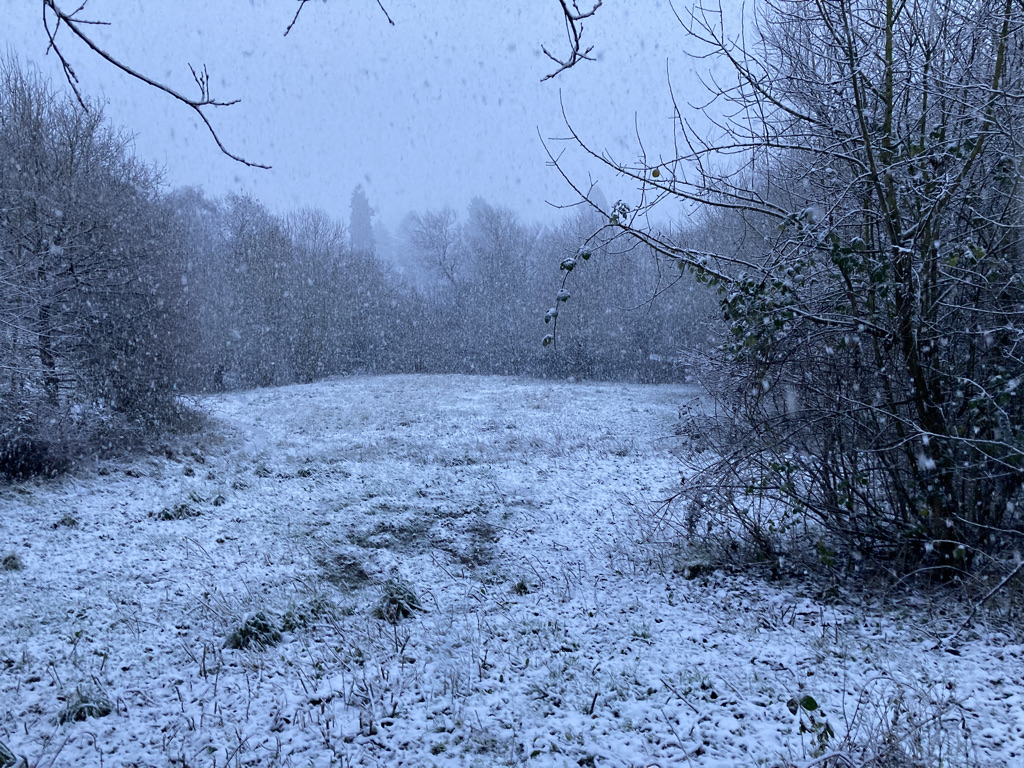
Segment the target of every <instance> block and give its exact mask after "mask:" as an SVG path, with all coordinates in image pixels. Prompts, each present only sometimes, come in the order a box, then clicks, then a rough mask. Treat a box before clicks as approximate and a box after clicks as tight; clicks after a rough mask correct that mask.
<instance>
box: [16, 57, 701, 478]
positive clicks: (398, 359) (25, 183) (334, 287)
mask: <svg viewBox="0 0 1024 768" xmlns="http://www.w3.org/2000/svg"><path fill="white" fill-rule="evenodd" d="M87 106H88V109H83V108H82V105H80V104H79V103H78V101H77V100H76V99H74V98H72V97H70V96H68V95H66V94H62V93H60V92H58V91H56V90H54V89H53V88H52V87H51V86H50V84H49V83H47V82H45V81H43V80H41V79H40V78H39V77H38V76H37V75H36V74H34V73H33V72H31V71H26V70H24V69H22V68H21V67H20V66H19V65H18V63H17V62H15V61H11V60H8V61H6V62H4V63H3V65H2V66H0V156H2V158H3V160H2V161H0V162H2V168H0V371H2V372H3V384H2V385H0V401H2V406H3V408H2V413H0V468H2V469H3V471H4V472H6V473H7V474H8V475H11V476H14V475H19V474H28V473H30V472H32V471H37V470H39V469H43V470H44V471H56V470H58V469H60V468H62V467H63V466H66V465H67V463H68V461H69V460H71V459H72V458H73V457H75V456H76V455H93V454H95V453H96V452H97V451H102V450H110V449H116V448H117V447H118V446H123V445H126V444H130V443H132V442H139V441H144V440H145V439H146V436H147V435H149V434H152V433H153V432H154V431H155V430H158V429H161V428H166V426H167V425H169V424H174V423H175V422H180V421H181V419H183V418H185V416H186V415H187V410H186V409H183V408H182V400H181V397H182V396H183V395H186V394H188V393H197V392H216V391H223V390H226V389H233V388H243V387H261V386H270V385H282V384H288V383H293V382H309V381H314V380H316V379H320V378H323V377H327V376H335V375H342V374H351V373H368V374H373V373H394V372H405V373H442V372H457V373H469V374H506V375H519V376H559V377H565V376H575V377H577V378H602V379H624V380H670V379H674V378H680V377H682V376H683V375H685V374H684V372H682V371H681V370H680V369H679V368H678V367H677V366H675V365H673V363H672V361H673V360H674V358H675V356H676V351H677V349H678V348H679V346H680V345H681V344H682V343H684V342H686V343H690V342H694V341H699V340H700V338H701V333H702V331H701V330H700V323H699V322H687V323H680V317H682V316H684V315H686V314H687V313H688V314H689V315H692V316H693V317H694V318H698V317H699V315H700V314H701V313H702V312H706V309H707V302H706V300H702V298H701V297H702V294H701V292H700V291H699V290H695V283H694V282H693V281H685V282H686V284H685V285H683V286H676V287H677V289H678V290H675V291H673V292H670V295H671V296H672V297H673V299H672V300H670V301H665V302H659V303H657V304H655V305H651V304H650V299H651V297H652V296H653V295H654V293H655V292H658V291H661V290H663V289H664V288H666V285H667V283H668V282H678V277H679V276H678V272H677V271H676V272H673V276H672V279H671V281H669V280H668V279H667V278H666V277H665V275H664V274H662V270H661V268H660V267H659V264H658V263H657V261H656V260H655V259H654V258H653V256H652V255H651V254H650V253H649V252H647V253H637V252H632V253H628V254H615V253H613V252H611V251H609V252H607V253H603V254H602V255H603V257H606V258H602V259H600V260H599V261H601V262H602V263H601V267H600V270H602V273H601V274H598V273H597V271H596V270H595V271H594V273H593V274H592V275H591V277H590V278H589V279H587V280H586V281H585V283H582V284H580V285H579V286H578V287H576V288H574V291H575V292H576V296H575V297H574V298H573V301H572V304H573V305H574V306H576V309H577V311H576V312H575V313H573V314H572V316H571V317H570V318H569V319H566V320H565V321H564V322H563V327H564V329H565V332H564V335H563V337H562V339H561V340H560V344H561V350H560V352H559V354H556V355H552V354H550V351H546V350H544V349H543V347H542V345H541V340H542V338H543V337H544V335H545V329H546V326H545V324H544V318H545V310H547V309H548V308H549V306H551V305H554V304H555V303H556V299H555V294H556V290H557V285H558V279H559V276H558V275H559V273H558V263H559V261H560V260H561V259H562V258H563V257H564V255H565V254H566V253H571V252H573V251H574V250H575V249H576V248H577V247H578V243H579V240H580V238H581V237H582V236H583V235H582V233H583V232H584V231H586V230H587V229H589V228H592V227H593V225H594V223H595V222H594V221H593V220H592V218H591V219H588V217H587V215H585V214H574V215H569V216H566V217H565V219H564V221H563V222H562V223H561V224H560V225H558V226H553V227H542V226H539V225H534V224H529V223H526V222H524V221H523V220H522V219H521V218H520V217H519V215H518V214H516V213H515V212H514V211H513V210H511V209H509V208H504V207H501V206H496V205H492V204H490V203H488V202H486V201H483V200H479V199H477V200H474V201H472V203H471V204H470V205H469V207H468V209H467V210H466V212H465V214H463V215H462V216H460V215H459V214H457V213H456V212H455V211H453V210H451V209H440V210H437V211H427V212H422V213H419V214H412V215H410V216H409V217H408V218H407V219H406V221H405V222H404V224H403V226H402V228H401V236H400V237H399V238H398V242H399V248H400V252H401V257H402V258H401V263H400V264H398V265H396V264H395V263H394V262H392V261H388V260H385V259H381V258H378V256H377V254H376V253H375V246H374V235H373V232H374V227H373V223H372V221H371V217H372V208H371V207H370V205H369V201H368V200H367V199H366V196H365V193H364V192H363V191H362V189H361V188H357V189H356V190H355V191H354V192H353V193H352V197H351V201H350V206H349V211H348V212H347V213H348V216H347V217H343V216H340V215H332V214H331V213H328V212H325V211H321V210H311V209H307V210H299V211H295V212H292V213H289V214H287V215H278V214H275V213H272V212H270V211H269V210H268V209H267V208H266V207H265V206H263V205H262V204H261V203H260V202H259V201H257V200H255V199H253V198H251V197H248V196H245V195H228V196H226V197H223V198H213V197H210V196H208V195H206V194H205V193H204V192H203V191H201V190H197V189H168V188H167V187H166V186H165V185H163V184H162V182H161V177H160V174H159V173H158V172H157V170H155V169H154V168H153V167H152V166H151V165H149V164H147V163H144V162H142V161H140V160H139V159H137V158H135V157H134V156H133V155H132V153H131V142H130V136H129V135H127V134H125V133H123V132H121V131H119V130H117V129H116V128H114V127H112V126H111V125H109V123H108V122H107V121H106V120H105V119H104V117H103V111H102V108H101V106H100V105H98V104H94V103H87ZM346 218H347V221H346V220H345V219H346ZM577 305H578V306H577ZM681 313H682V314H681Z"/></svg>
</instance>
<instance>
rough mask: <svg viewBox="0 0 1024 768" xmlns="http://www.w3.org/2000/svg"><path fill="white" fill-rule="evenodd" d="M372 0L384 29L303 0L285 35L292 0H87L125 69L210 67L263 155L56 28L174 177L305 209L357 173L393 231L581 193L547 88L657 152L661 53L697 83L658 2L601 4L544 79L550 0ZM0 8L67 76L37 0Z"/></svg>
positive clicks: (168, 74)
mask: <svg viewBox="0 0 1024 768" xmlns="http://www.w3.org/2000/svg"><path fill="white" fill-rule="evenodd" d="M383 2H384V6H385V8H386V9H387V11H388V13H389V14H390V15H391V17H392V18H393V19H394V21H395V25H394V26H391V25H389V24H388V21H387V18H386V17H385V16H384V14H383V13H382V12H381V10H380V9H379V8H378V6H377V3H376V0H345V2H341V0H329V2H310V3H308V5H307V6H306V7H305V10H304V11H303V13H302V15H301V17H300V19H299V21H298V23H297V25H296V26H295V28H294V29H293V31H292V33H291V34H290V35H289V36H288V37H284V35H283V32H284V30H285V28H286V27H287V25H288V22H289V21H290V20H291V14H292V13H294V9H295V3H294V2H283V1H279V2H270V1H269V0H266V1H261V0H216V1H214V0H166V1H165V0H145V1H143V0H90V2H89V4H88V5H87V8H86V14H85V17H86V18H95V19H99V20H103V21H108V22H110V26H108V27H90V31H91V32H92V33H93V34H94V35H95V37H96V38H97V40H99V41H100V42H101V43H102V44H103V45H104V46H105V47H106V48H107V49H108V50H109V51H110V52H111V53H112V54H113V55H115V56H117V57H118V58H120V59H122V60H123V61H124V62H126V63H128V64H130V65H131V66H133V67H135V68H137V69H139V70H141V71H143V72H146V73H147V74H151V75H153V76H155V77H157V78H161V79H163V80H164V81H166V82H167V83H168V84H170V85H172V86H173V87H175V88H177V89H179V90H181V91H183V92H185V93H188V94H190V95H194V94H195V93H196V87H195V85H194V83H193V82H192V78H191V74H190V72H189V69H188V65H189V64H192V65H193V66H203V65H205V66H206V67H207V69H208V71H209V73H210V75H211V82H212V84H213V96H214V97H216V98H218V99H240V100H241V103H240V104H238V105H236V106H233V107H230V108H224V109H220V110H217V111H216V112H215V113H213V114H212V118H211V119H212V121H213V123H214V125H215V126H216V128H217V130H218V133H219V135H220V136H221V138H222V140H223V141H224V142H225V144H227V146H228V147H229V148H230V149H231V150H232V151H234V152H237V153H239V154H241V155H243V156H244V157H246V158H247V159H251V160H254V161H257V162H260V163H265V164H268V165H271V166H273V168H272V170H269V171H261V170H254V169H247V168H245V167H243V166H241V165H239V164H237V163H234V162H232V161H231V160H229V159H228V158H226V157H224V156H223V155H221V154H220V153H219V152H218V150H217V148H216V146H215V145H214V143H213V141H212V139H210V138H209V136H208V135H207V134H206V133H205V129H204V128H203V127H202V126H201V125H200V124H199V123H198V121H197V119H196V118H195V117H194V116H193V114H192V113H191V112H190V111H189V110H188V109H186V108H184V107H183V106H181V105H180V104H177V103H175V102H174V101H173V100H171V99H169V98H167V97H166V96H163V95H161V94H159V93H157V92H155V91H153V90H152V89H148V88H146V87H145V86H144V85H141V84H138V83H135V82H132V81H130V80H129V79H128V78H127V77H125V76H124V75H122V74H120V73H118V72H116V71H114V70H113V69H111V68H110V67H109V66H107V65H104V64H102V63H101V62H100V61H99V60H98V59H96V57H94V56H92V55H91V54H89V53H88V52H87V51H86V50H85V49H84V47H83V46H81V45H80V44H77V43H76V41H75V40H73V39H72V38H71V37H70V36H69V35H67V34H66V33H65V34H64V35H63V36H62V37H61V38H60V39H61V40H62V41H63V44H64V46H65V54H66V55H67V56H68V57H69V58H70V59H71V60H72V62H73V63H74V65H75V68H76V71H77V72H78V75H79V77H80V79H81V82H82V88H83V90H84V91H85V92H86V93H87V94H90V95H92V96H94V97H97V98H100V99H103V100H105V101H106V102H107V114H108V116H109V117H110V118H111V119H112V120H113V121H114V122H115V123H117V124H119V125H122V126H124V127H126V128H127V129H129V130H130V131H131V132H132V133H134V134H135V135H136V151H137V153H138V154H139V155H141V156H142V157H144V158H147V159H150V160H153V161H155V162H156V163H158V164H159V165H161V166H163V167H164V169H165V171H166V178H167V181H168V183H170V184H173V185H186V184H188V185H197V186H201V187H203V188H204V189H206V190H207V191H208V192H210V193H213V194H223V193H226V192H233V191H248V192H251V193H252V194H254V195H255V196H256V197H257V198H259V199H260V200H262V201H264V202H265V203H266V204H267V205H268V206H270V207H271V209H273V210H275V211H277V212H282V213H283V212H285V211H287V210H289V209H292V208H297V207H301V206H316V207H320V208H324V209H326V210H327V211H329V212H331V213H333V214H336V215H339V216H341V217H343V218H347V216H348V201H349V196H350V194H351V191H352V189H353V187H354V186H355V185H356V184H359V183H362V184H363V185H364V187H365V188H366V191H367V194H368V196H369V198H370V201H371V204H372V205H373V206H374V207H375V208H376V209H377V211H378V212H379V214H380V218H381V219H382V220H383V221H384V223H385V224H387V225H388V226H392V227H393V226H395V225H397V224H398V222H399V221H400V219H401V217H402V216H403V215H404V214H405V213H407V212H409V211H412V210H417V211H422V210H425V209H428V208H437V207H440V206H442V205H446V204H447V205H452V206H454V207H455V208H457V209H459V210H463V209H464V208H465V205H466V203H467V202H468V201H469V200H470V199H471V198H472V197H474V196H477V195H479V196H481V197H483V198H485V199H487V200H488V201H490V202H494V203H498V204H503V205H508V206H510V207H513V208H515V209H517V210H518V211H520V212H521V213H522V214H523V215H524V216H525V217H527V218H529V219H533V220H551V219H552V218H554V217H553V215H552V213H551V210H550V208H549V207H548V206H547V202H548V201H550V202H553V203H563V204H564V203H569V202H572V201H573V200H574V197H573V193H572V192H571V190H569V188H568V187H567V186H566V184H565V183H564V181H562V180H561V179H560V178H559V177H558V175H557V173H556V172H555V171H554V170H553V169H551V168H550V167H548V166H547V158H546V156H545V154H544V149H543V146H542V145H541V137H544V138H549V137H557V136H564V135H565V133H566V131H565V128H564V125H563V123H562V118H561V109H560V106H559V99H560V96H561V99H562V102H563V103H564V105H565V110H566V113H567V115H568V117H569V119H570V120H571V121H572V123H573V125H574V126H575V127H576V128H577V129H578V130H579V132H580V133H581V134H582V135H583V136H584V137H586V138H587V140H588V141H589V142H591V144H592V145H593V147H594V148H595V149H598V150H602V151H608V152H611V153H613V154H614V155H616V156H617V157H618V158H620V159H623V160H632V159H634V158H635V157H636V156H637V142H636V129H637V128H639V131H640V134H641V136H642V137H643V138H644V141H645V145H646V146H647V149H648V151H649V152H652V153H653V154H655V155H656V154H658V153H659V152H666V153H667V152H669V151H670V147H671V142H670V140H671V104H670V102H669V98H668V85H667V77H666V66H669V67H671V70H672V79H673V86H674V87H675V89H676V91H677V93H681V94H683V95H684V96H691V95H692V96H693V97H695V98H697V100H699V99H700V94H699V92H698V90H697V89H698V86H697V84H696V79H695V77H694V66H695V65H694V63H693V62H692V61H690V60H688V59H687V58H686V56H685V55H684V48H685V44H686V41H685V37H684V35H683V33H682V30H681V29H680V28H679V25H678V23H677V22H676V20H675V17H674V15H673V12H672V9H671V7H670V5H669V3H668V2H667V1H666V2H660V1H659V0H644V1H643V2H640V1H639V0H605V3H604V5H603V6H602V8H601V9H600V10H599V11H598V13H597V15H596V17H595V18H594V19H592V20H591V21H589V22H587V23H586V25H585V36H586V37H585V40H586V43H587V44H588V45H591V44H592V45H594V46H595V55H596V56H597V59H598V60H597V61H596V62H585V63H583V64H581V65H580V66H578V67H577V68H575V69H573V70H570V71H568V72H565V73H563V74H562V75H560V76H559V77H557V78H555V79H554V80H550V81H547V82H543V83H542V82H541V78H542V77H543V76H544V75H545V74H547V73H549V72H550V71H551V70H552V63H551V62H550V61H549V60H547V59H546V58H545V57H544V56H543V54H542V53H541V45H546V46H547V47H548V48H549V49H550V50H552V51H554V52H564V51H566V40H565V34H564V25H563V23H562V21H561V14H560V9H559V5H558V2H557V0H523V1H522V2H509V3H502V2H490V1H489V0H383ZM77 4H78V0H69V1H68V2H66V3H64V4H63V5H66V6H67V8H66V9H68V10H70V9H71V8H72V7H74V6H76V5H77ZM5 5H6V7H5V10H4V21H5V27H6V29H7V32H8V41H7V43H8V45H9V46H10V49H11V50H12V51H13V52H14V53H15V54H16V55H17V56H18V57H19V58H20V59H22V61H29V62H33V63H35V64H38V65H39V66H40V67H41V68H42V70H43V71H44V72H45V73H46V74H48V75H49V76H50V77H52V78H53V79H54V81H55V82H56V81H58V80H61V79H62V78H61V75H60V72H59V69H58V67H57V62H56V60H55V57H54V56H53V55H52V54H50V55H49V56H46V55H45V51H46V38H45V35H44V30H43V27H42V23H41V21H40V18H41V4H40V3H39V2H34V1H30V0H19V2H17V3H7V4H5ZM467 9H468V10H467ZM699 69H700V70H703V71H706V69H707V63H706V62H701V63H700V64H699ZM634 119H636V122H634ZM551 146H553V147H555V148H560V147H559V145H558V144H557V142H556V143H554V144H552V145H551ZM571 167H572V168H573V173H574V174H575V175H577V176H578V177H579V178H580V179H581V180H582V181H586V178H587V174H588V172H592V173H595V174H599V173H600V174H601V176H600V178H601V186H602V187H603V188H604V192H605V195H606V196H607V197H608V198H609V199H611V200H615V199H617V198H619V197H627V196H628V193H629V187H627V186H623V185H622V182H618V183H616V182H615V181H614V179H612V178H610V177H608V174H607V173H602V172H601V171H600V170H599V169H597V168H596V167H591V168H588V167H587V166H585V165H583V164H581V163H574V164H573V165H572V166H571Z"/></svg>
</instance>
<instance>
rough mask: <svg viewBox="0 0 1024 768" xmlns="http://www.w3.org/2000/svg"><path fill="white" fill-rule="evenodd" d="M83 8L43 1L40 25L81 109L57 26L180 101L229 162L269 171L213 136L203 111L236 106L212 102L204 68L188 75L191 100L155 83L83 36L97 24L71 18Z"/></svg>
mask: <svg viewBox="0 0 1024 768" xmlns="http://www.w3.org/2000/svg"><path fill="white" fill-rule="evenodd" d="M84 7H85V6H84V4H83V5H81V6H79V8H78V9H76V10H75V11H74V12H73V13H66V12H65V11H63V10H61V8H60V7H59V6H58V5H57V3H56V0H43V24H44V27H45V29H46V34H47V38H48V39H49V49H50V50H53V52H54V53H55V54H56V55H57V58H58V59H59V60H60V62H61V67H62V68H63V70H64V76H65V78H66V79H67V81H68V84H69V85H70V86H71V88H72V90H73V91H74V93H75V96H76V98H77V99H78V101H79V103H80V104H81V105H82V106H83V107H85V106H86V105H85V101H84V99H83V98H82V95H81V93H80V92H79V90H78V76H77V75H76V74H75V71H74V69H72V67H71V64H70V63H69V62H68V61H67V59H66V57H65V56H64V55H63V53H62V51H61V48H60V45H59V44H58V43H57V33H58V32H59V31H60V27H61V25H62V24H63V25H64V26H65V27H67V29H68V30H69V31H70V32H71V33H72V34H73V35H74V36H75V37H77V38H78V39H79V40H81V41H82V42H83V43H85V45H86V46H87V47H88V48H89V49H90V50H91V51H92V52H93V53H95V54H96V55H97V56H99V57H100V58H101V59H103V60H104V61H106V62H107V63H108V64H111V65H112V66H113V67H115V68H116V69H119V70H120V71H121V72H123V73H124V74H126V75H128V76H129V77H131V78H134V79H135V80H138V81H140V82H142V83H144V84H145V85H148V86H149V87H151V88H155V89H156V90H158V91H161V92H163V93H166V94H167V95H168V96H170V97H171V98H173V99H175V100H177V101H179V102H181V103H182V104H184V105H185V106H187V107H188V108H189V109H191V110H192V111H194V112H195V113H196V115H198V117H199V119H200V120H201V121H202V123H203V125H205V126H206V129H207V130H208V131H209V132H210V135H211V136H212V137H213V140H214V141H215V142H216V143H217V146H218V147H219V148H220V151H221V152H223V153H224V154H225V155H227V156H228V157H230V158H231V159H232V160H235V161H236V162H239V163H242V165H247V166H249V167H250V168H264V169H266V168H270V166H269V165H262V164H260V163H255V162H252V161H250V160H246V159H245V158H244V157H242V156H240V155H237V154H235V153H233V152H231V151H229V150H228V148H227V147H226V146H225V145H224V143H223V142H222V141H221V139H220V136H218V135H217V131H216V130H215V129H214V127H213V125H212V124H211V123H210V120H209V118H208V117H207V116H206V113H205V112H204V108H206V107H229V106H231V105H232V104H237V103H238V100H237V99H236V100H234V101H217V100H215V99H213V98H212V97H211V96H210V92H209V76H208V75H207V74H206V70H205V68H204V70H203V75H202V76H197V73H196V71H195V70H194V69H193V70H192V76H193V78H195V80H196V83H197V84H198V85H199V87H200V98H198V99H192V98H189V97H188V96H185V95H183V94H181V93H179V92H178V91H176V90H174V89H173V88H171V87H169V86H167V85H165V84H163V83H161V82H159V81H158V80H154V79H153V78H151V77H148V76H146V75H144V74H143V73H141V72H139V71H138V70H136V69H133V68H132V67H130V66H129V65H127V64H125V63H124V62H122V61H121V60H119V59H116V58H114V57H113V56H112V55H111V54H110V53H108V52H107V51H106V50H104V49H103V48H102V47H101V46H100V45H98V44H97V43H96V42H95V41H94V40H93V39H92V38H91V37H89V36H88V35H87V34H85V32H84V31H83V29H82V27H83V26H84V25H86V24H97V23H99V22H89V21H85V20H80V19H77V18H75V16H76V14H77V13H78V12H79V11H81V10H82V9H83V8H84ZM47 9H49V11H50V12H51V13H52V14H53V15H54V17H55V18H56V19H57V24H56V25H55V26H54V27H53V29H51V28H50V24H49V20H48V19H47V15H46V12H47Z"/></svg>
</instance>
